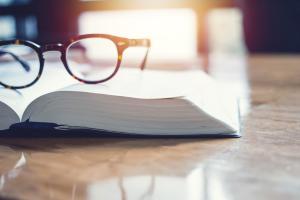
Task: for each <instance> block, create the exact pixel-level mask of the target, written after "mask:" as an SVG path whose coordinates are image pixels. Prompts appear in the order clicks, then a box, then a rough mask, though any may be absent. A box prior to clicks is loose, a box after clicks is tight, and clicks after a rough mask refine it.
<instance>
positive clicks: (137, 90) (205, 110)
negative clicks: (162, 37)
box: [0, 69, 240, 137]
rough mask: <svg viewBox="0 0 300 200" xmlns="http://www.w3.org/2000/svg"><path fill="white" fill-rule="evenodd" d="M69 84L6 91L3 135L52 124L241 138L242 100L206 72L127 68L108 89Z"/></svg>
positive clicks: (1, 99)
mask: <svg viewBox="0 0 300 200" xmlns="http://www.w3.org/2000/svg"><path fill="white" fill-rule="evenodd" d="M51 81H52V83H53V82H55V80H53V79H52V80H51ZM38 84H39V83H37V85H38ZM63 85H64V87H61V88H60V89H58V90H55V91H51V89H50V88H52V90H54V88H55V87H54V86H53V87H52V85H51V83H46V84H44V86H43V87H41V86H39V87H38V86H33V87H32V88H29V89H25V90H19V91H18V92H16V91H12V90H7V89H4V88H0V130H8V129H10V127H11V126H13V125H15V124H20V123H21V124H26V126H24V127H30V124H35V126H36V124H39V123H40V124H41V125H42V124H45V123H46V124H52V125H54V126H53V128H55V129H65V130H68V129H69V130H73V129H92V130H99V134H101V133H102V132H103V131H105V132H106V133H109V132H111V133H118V134H140V135H222V136H231V137H236V136H239V130H240V123H239V112H238V103H237V99H236V98H235V97H234V96H233V95H230V94H228V93H226V91H224V89H222V88H221V87H220V86H218V84H217V83H216V82H215V81H214V80H212V79H211V78H210V77H209V76H208V75H206V74H205V73H204V72H202V71H200V70H193V71H174V72H170V71H154V70H153V71H151V70H146V71H143V72H141V71H139V70H135V69H122V70H120V71H119V72H118V74H117V75H116V76H115V77H114V78H113V79H112V80H110V81H108V82H105V83H103V84H98V85H85V84H81V83H76V82H73V81H65V83H64V84H63ZM36 88H38V89H36ZM45 88H47V89H45ZM19 93H21V94H19Z"/></svg>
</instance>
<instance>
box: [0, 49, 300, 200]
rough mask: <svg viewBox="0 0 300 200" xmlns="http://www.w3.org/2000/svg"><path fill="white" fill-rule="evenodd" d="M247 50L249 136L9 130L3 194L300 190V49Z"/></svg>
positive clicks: (241, 194) (209, 194)
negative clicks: (19, 134)
mask: <svg viewBox="0 0 300 200" xmlns="http://www.w3.org/2000/svg"><path fill="white" fill-rule="evenodd" d="M240 59H242V62H243V63H244V64H245V65H242V64H237V66H236V67H244V68H243V70H237V69H234V68H230V67H228V66H234V63H232V65H231V63H230V61H228V64H224V63H226V62H227V61H226V59H225V61H224V62H219V64H215V66H214V68H213V71H214V72H213V74H214V73H215V74H218V70H219V71H224V70H225V71H227V75H228V74H235V73H237V72H241V71H242V72H243V73H246V74H245V77H243V76H242V77H243V78H242V79H241V81H244V82H243V83H241V84H245V86H247V85H248V89H247V88H246V87H245V90H247V91H244V92H246V93H247V94H248V96H247V95H246V96H245V99H244V100H246V101H248V102H249V103H250V108H249V109H248V111H247V112H246V113H247V114H246V115H244V116H243V136H242V137H241V138H239V139H209V138H189V139H174V138H168V139H141V138H94V137H92V138H85V137H79V138H66V137H60V138H32V137H31V138H5V137H4V138H3V137H2V138H0V199H30V200H33V199H43V200H44V199H55V200H56V199H64V200H65V199H105V200H110V199H122V200H124V199H170V200H171V199H172V200H177V199H178V200H184V199H188V200H191V199H222V200H224V199H251V200H252V199H272V200H276V199H300V56H296V55H295V56H292V55H256V56H249V57H248V58H240ZM229 60H230V59H229ZM232 62H233V61H232ZM227 68H228V69H229V68H230V69H229V70H227ZM222 74H224V73H219V75H217V78H221V79H222ZM224 76H226V73H225V75H224ZM223 80H225V79H223ZM235 84H239V83H235ZM41 134H42V133H41Z"/></svg>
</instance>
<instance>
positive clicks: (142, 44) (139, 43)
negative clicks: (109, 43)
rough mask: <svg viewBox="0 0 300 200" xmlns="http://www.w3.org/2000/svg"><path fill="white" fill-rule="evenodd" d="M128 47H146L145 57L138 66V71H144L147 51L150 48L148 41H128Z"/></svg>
mask: <svg viewBox="0 0 300 200" xmlns="http://www.w3.org/2000/svg"><path fill="white" fill-rule="evenodd" d="M129 46H131V47H147V51H146V55H145V57H144V59H143V62H142V63H141V65H140V69H141V70H144V69H145V66H146V62H147V58H148V54H149V49H150V46H151V41H150V40H149V39H130V40H129Z"/></svg>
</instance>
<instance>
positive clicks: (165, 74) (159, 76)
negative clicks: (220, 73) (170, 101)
mask: <svg viewBox="0 0 300 200" xmlns="http://www.w3.org/2000/svg"><path fill="white" fill-rule="evenodd" d="M195 79H197V80H198V81H201V82H202V83H203V84H204V85H205V82H207V75H205V74H204V72H202V71H200V70H188V71H187V70H185V71H162V70H145V71H141V70H139V69H131V68H130V69H128V68H125V69H122V70H120V71H119V72H118V73H117V74H116V76H115V77H113V78H112V79H111V80H109V81H107V82H104V83H101V84H97V85H87V84H80V83H79V84H74V85H72V86H69V87H66V88H63V89H62V90H63V91H78V92H90V93H99V94H107V95H113V96H124V97H132V98H141V99H163V98H176V97H184V96H187V95H188V94H189V93H190V92H191V91H193V92H194V84H193V80H195ZM199 93H201V91H199Z"/></svg>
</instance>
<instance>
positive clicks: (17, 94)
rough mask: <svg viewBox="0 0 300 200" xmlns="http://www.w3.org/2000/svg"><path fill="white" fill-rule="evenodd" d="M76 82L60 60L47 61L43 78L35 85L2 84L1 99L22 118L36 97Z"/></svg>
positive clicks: (0, 89)
mask: <svg viewBox="0 0 300 200" xmlns="http://www.w3.org/2000/svg"><path fill="white" fill-rule="evenodd" d="M20 78H21V77H20ZM76 82H77V80H75V79H73V78H72V77H71V76H70V75H69V74H68V73H67V71H66V70H65V68H64V66H63V65H62V64H61V63H60V62H51V63H47V62H46V64H45V66H44V70H43V73H42V76H41V78H40V79H39V80H38V81H37V82H36V83H35V84H34V85H33V86H31V87H28V88H25V89H19V90H12V89H6V88H3V87H1V86H0V101H1V102H3V103H5V104H7V105H8V106H10V107H11V108H12V109H13V110H14V111H15V112H16V113H17V114H18V116H19V117H20V119H21V118H22V115H23V112H24V110H25V109H26V107H27V106H28V105H29V104H30V103H31V102H32V101H33V100H34V99H36V98H38V97H39V96H41V95H43V94H47V93H50V92H53V91H56V90H58V89H60V88H63V87H66V86H67V85H72V84H74V83H76Z"/></svg>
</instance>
